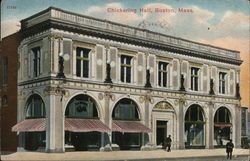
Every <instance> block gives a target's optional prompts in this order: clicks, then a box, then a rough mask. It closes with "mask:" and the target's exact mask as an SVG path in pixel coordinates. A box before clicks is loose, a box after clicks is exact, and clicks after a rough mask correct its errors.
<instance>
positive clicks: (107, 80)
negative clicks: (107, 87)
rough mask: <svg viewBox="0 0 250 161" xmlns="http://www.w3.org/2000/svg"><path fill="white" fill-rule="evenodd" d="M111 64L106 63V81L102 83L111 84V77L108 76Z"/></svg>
mask: <svg viewBox="0 0 250 161" xmlns="http://www.w3.org/2000/svg"><path fill="white" fill-rule="evenodd" d="M110 64H111V62H109V61H108V62H107V63H106V79H105V81H104V83H113V82H112V79H111V76H110V72H111V65H110Z"/></svg>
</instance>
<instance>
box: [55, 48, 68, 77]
mask: <svg viewBox="0 0 250 161" xmlns="http://www.w3.org/2000/svg"><path fill="white" fill-rule="evenodd" d="M68 59H69V54H63V53H59V72H58V73H57V75H56V77H57V78H62V79H64V78H66V77H65V75H64V60H68Z"/></svg>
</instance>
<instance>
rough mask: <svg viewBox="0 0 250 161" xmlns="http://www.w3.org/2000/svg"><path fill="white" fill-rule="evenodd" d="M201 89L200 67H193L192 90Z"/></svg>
mask: <svg viewBox="0 0 250 161" xmlns="http://www.w3.org/2000/svg"><path fill="white" fill-rule="evenodd" d="M198 89H199V68H195V67H192V68H191V90H193V91H198Z"/></svg>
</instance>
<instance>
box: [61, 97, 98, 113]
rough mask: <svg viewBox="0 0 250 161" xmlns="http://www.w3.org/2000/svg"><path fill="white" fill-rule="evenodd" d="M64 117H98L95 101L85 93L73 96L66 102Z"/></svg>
mask: <svg viewBox="0 0 250 161" xmlns="http://www.w3.org/2000/svg"><path fill="white" fill-rule="evenodd" d="M65 116H66V117H72V118H74V117H76V118H98V112H97V108H96V103H95V101H94V100H93V99H92V98H91V97H89V96H87V95H82V94H81V95H78V96H75V97H74V98H73V99H72V100H71V101H70V102H69V104H68V106H67V108H66V112H65Z"/></svg>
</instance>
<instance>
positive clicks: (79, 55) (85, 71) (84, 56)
mask: <svg viewBox="0 0 250 161" xmlns="http://www.w3.org/2000/svg"><path fill="white" fill-rule="evenodd" d="M90 50H91V49H87V48H80V47H77V48H76V76H77V77H84V78H88V77H89V52H90Z"/></svg>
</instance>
